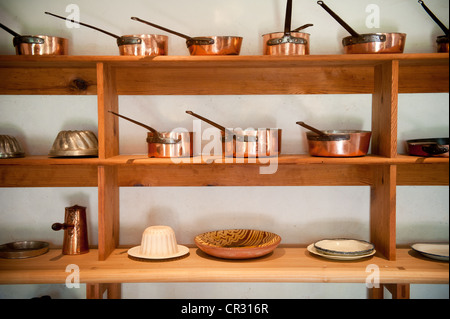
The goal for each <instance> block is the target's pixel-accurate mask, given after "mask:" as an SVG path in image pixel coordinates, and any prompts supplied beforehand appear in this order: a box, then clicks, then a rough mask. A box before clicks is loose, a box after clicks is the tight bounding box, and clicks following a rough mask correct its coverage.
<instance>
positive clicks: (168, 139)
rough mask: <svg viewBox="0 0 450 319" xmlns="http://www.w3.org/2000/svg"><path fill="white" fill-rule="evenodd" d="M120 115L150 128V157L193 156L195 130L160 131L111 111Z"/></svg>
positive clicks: (148, 139) (148, 137)
mask: <svg viewBox="0 0 450 319" xmlns="http://www.w3.org/2000/svg"><path fill="white" fill-rule="evenodd" d="M109 113H112V114H114V115H116V116H118V117H121V118H123V119H125V120H127V121H129V122H132V123H134V124H136V125H139V126H142V127H144V128H146V129H147V130H149V131H150V132H148V133H147V144H148V157H157V158H180V157H192V156H193V155H194V151H193V145H194V143H193V141H194V139H193V137H194V133H193V132H186V131H184V130H172V131H171V132H158V131H157V130H155V129H154V128H152V127H150V126H148V125H146V124H143V123H140V122H138V121H135V120H133V119H130V118H128V117H126V116H123V115H120V114H118V113H115V112H112V111H109Z"/></svg>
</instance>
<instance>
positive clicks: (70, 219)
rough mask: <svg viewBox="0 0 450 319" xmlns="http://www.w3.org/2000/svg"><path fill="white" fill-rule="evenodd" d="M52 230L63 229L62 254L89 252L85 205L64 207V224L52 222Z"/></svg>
mask: <svg viewBox="0 0 450 319" xmlns="http://www.w3.org/2000/svg"><path fill="white" fill-rule="evenodd" d="M52 229H53V230H61V229H64V241H63V248H62V253H63V255H81V254H85V253H87V252H89V242H88V233H87V223H86V207H82V206H78V205H75V206H72V207H66V214H65V219H64V224H60V223H54V224H53V225H52Z"/></svg>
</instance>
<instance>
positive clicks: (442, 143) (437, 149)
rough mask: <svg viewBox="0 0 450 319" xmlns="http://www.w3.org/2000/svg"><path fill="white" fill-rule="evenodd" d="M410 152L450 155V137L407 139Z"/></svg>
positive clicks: (424, 155)
mask: <svg viewBox="0 0 450 319" xmlns="http://www.w3.org/2000/svg"><path fill="white" fill-rule="evenodd" d="M406 146H407V149H408V154H409V155H412V156H423V157H433V156H440V157H449V153H448V152H449V138H448V137H447V138H426V139H415V140H409V141H406Z"/></svg>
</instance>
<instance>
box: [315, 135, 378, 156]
mask: <svg viewBox="0 0 450 319" xmlns="http://www.w3.org/2000/svg"><path fill="white" fill-rule="evenodd" d="M323 133H325V134H326V135H328V136H321V135H318V134H316V133H313V132H307V133H306V137H307V139H308V147H309V154H310V155H311V156H318V157H360V156H365V155H367V152H368V150H369V144H370V138H371V136H372V132H368V131H357V130H355V131H351V130H342V131H323Z"/></svg>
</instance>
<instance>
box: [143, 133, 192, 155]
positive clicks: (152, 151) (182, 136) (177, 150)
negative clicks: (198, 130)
mask: <svg viewBox="0 0 450 319" xmlns="http://www.w3.org/2000/svg"><path fill="white" fill-rule="evenodd" d="M159 135H160V136H161V137H162V138H164V139H171V140H175V141H177V142H176V143H160V142H154V138H155V135H154V133H152V132H148V133H147V143H148V157H156V158H180V157H192V156H193V155H194V149H193V145H194V143H193V141H194V133H193V132H176V131H172V132H159Z"/></svg>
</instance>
